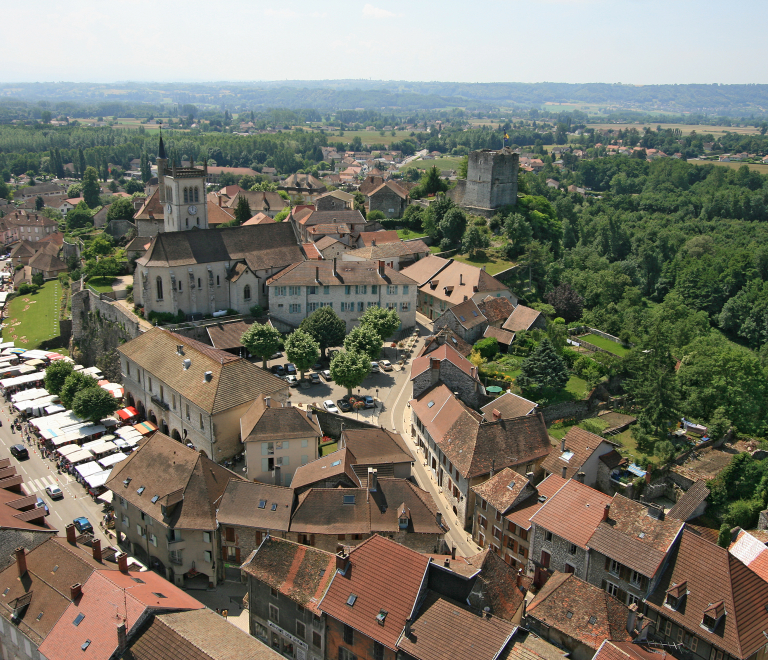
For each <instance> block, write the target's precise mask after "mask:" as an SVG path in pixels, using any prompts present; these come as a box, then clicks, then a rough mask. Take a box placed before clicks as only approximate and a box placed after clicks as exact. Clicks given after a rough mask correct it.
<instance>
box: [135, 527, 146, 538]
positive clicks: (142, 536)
mask: <svg viewBox="0 0 768 660" xmlns="http://www.w3.org/2000/svg"><path fill="white" fill-rule="evenodd" d="M136 533H137V534H138V535H139V536H140V537H141V538H143V539H145V538H147V535H146V534H145V533H144V528H143V527H142V526H141V525H139V524H138V523H137V524H136Z"/></svg>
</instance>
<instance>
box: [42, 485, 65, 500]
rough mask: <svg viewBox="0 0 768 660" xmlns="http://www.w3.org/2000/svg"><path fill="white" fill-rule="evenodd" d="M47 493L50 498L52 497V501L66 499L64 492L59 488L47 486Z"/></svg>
mask: <svg viewBox="0 0 768 660" xmlns="http://www.w3.org/2000/svg"><path fill="white" fill-rule="evenodd" d="M45 492H46V493H48V497H50V498H51V499H52V500H62V499H64V491H62V490H61V488H59V487H58V486H46V487H45Z"/></svg>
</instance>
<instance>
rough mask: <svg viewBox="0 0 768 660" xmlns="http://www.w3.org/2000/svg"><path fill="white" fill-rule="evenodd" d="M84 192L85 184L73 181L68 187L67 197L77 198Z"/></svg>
mask: <svg viewBox="0 0 768 660" xmlns="http://www.w3.org/2000/svg"><path fill="white" fill-rule="evenodd" d="M82 194H83V185H82V184H81V183H73V184H72V185H71V186H70V187H69V188H67V197H69V198H70V199H76V198H78V197H80V196H81V195H82Z"/></svg>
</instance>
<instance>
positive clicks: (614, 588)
mask: <svg viewBox="0 0 768 660" xmlns="http://www.w3.org/2000/svg"><path fill="white" fill-rule="evenodd" d="M605 590H606V591H607V592H608V593H609V594H610V595H611V596H616V595H618V593H619V587H618V585H616V584H614V583H613V582H606V583H605Z"/></svg>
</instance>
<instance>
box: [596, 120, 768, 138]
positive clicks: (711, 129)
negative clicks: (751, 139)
mask: <svg viewBox="0 0 768 660" xmlns="http://www.w3.org/2000/svg"><path fill="white" fill-rule="evenodd" d="M587 126H588V127H589V128H594V129H605V130H610V129H613V130H614V131H615V132H617V133H618V132H619V131H621V130H627V129H628V128H636V129H637V130H638V131H640V132H641V133H642V132H643V128H645V127H646V126H648V127H650V128H651V129H653V130H654V131H655V130H656V127H657V126H661V128H662V130H666V129H668V128H679V129H680V130H681V131H682V133H683V135H688V134H689V133H692V132H693V131H696V133H698V134H699V135H714V136H715V137H722V136H723V135H725V134H726V133H737V134H738V135H756V134H757V133H759V131H758V130H757V129H756V128H755V127H754V126H705V125H703V124H649V123H648V122H646V123H644V124H638V123H635V124H587Z"/></svg>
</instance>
